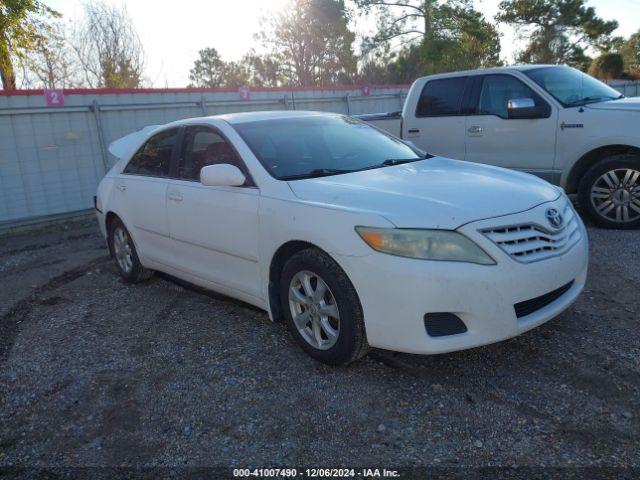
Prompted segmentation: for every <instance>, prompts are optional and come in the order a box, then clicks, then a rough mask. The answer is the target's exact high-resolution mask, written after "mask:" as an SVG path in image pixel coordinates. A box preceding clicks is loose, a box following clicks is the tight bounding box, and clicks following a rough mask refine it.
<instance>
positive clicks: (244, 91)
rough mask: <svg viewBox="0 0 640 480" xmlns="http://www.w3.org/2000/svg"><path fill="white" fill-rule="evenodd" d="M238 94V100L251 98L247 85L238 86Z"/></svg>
mask: <svg viewBox="0 0 640 480" xmlns="http://www.w3.org/2000/svg"><path fill="white" fill-rule="evenodd" d="M238 94H239V95H240V100H250V99H251V90H249V87H240V88H239V89H238Z"/></svg>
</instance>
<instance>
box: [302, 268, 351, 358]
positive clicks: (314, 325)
mask: <svg viewBox="0 0 640 480" xmlns="http://www.w3.org/2000/svg"><path fill="white" fill-rule="evenodd" d="M289 308H290V310H291V318H293V323H294V324H295V326H296V328H297V330H298V332H299V333H300V335H301V336H302V338H304V339H305V341H306V342H307V343H308V344H309V345H311V346H312V347H314V348H317V349H319V350H328V349H329V348H331V347H333V346H334V345H335V343H336V342H337V340H338V336H339V334H340V312H339V311H338V305H337V303H336V299H335V297H334V296H333V293H332V292H331V290H330V289H329V286H328V285H327V284H326V283H325V281H324V280H323V279H322V278H320V277H319V276H318V275H316V274H315V273H313V272H310V271H307V270H303V271H301V272H298V273H296V274H295V275H294V276H293V278H292V279H291V283H290V284H289Z"/></svg>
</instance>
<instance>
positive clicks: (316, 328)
mask: <svg viewBox="0 0 640 480" xmlns="http://www.w3.org/2000/svg"><path fill="white" fill-rule="evenodd" d="M280 299H281V303H282V311H283V312H284V315H285V318H286V320H287V324H288V326H289V329H290V330H291V332H292V334H293V336H294V337H295V338H296V340H297V341H298V343H299V344H300V345H301V346H302V348H303V349H304V350H305V351H306V352H307V353H308V354H309V355H311V356H312V357H313V358H315V359H316V360H318V361H320V362H323V363H326V364H329V365H344V364H348V363H350V362H353V361H354V360H357V359H358V358H361V357H363V356H364V355H366V353H367V351H368V349H369V346H368V344H367V339H366V336H365V330H364V318H363V314H362V308H361V306H360V300H359V299H358V296H357V294H356V291H355V289H354V288H353V285H352V284H351V281H350V280H349V278H348V277H347V275H346V274H345V273H344V271H343V270H342V269H341V268H340V266H339V265H338V264H337V263H336V262H335V261H334V260H333V259H332V258H331V257H329V256H328V255H326V254H325V253H323V252H321V251H320V250H317V249H313V248H312V249H307V250H302V251H300V252H298V253H296V254H295V255H293V256H292V257H291V258H290V259H289V260H288V261H287V262H286V264H285V266H284V268H283V270H282V275H281V278H280Z"/></svg>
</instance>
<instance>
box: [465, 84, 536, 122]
mask: <svg viewBox="0 0 640 480" xmlns="http://www.w3.org/2000/svg"><path fill="white" fill-rule="evenodd" d="M516 98H532V99H533V100H534V101H535V103H536V106H537V107H538V106H542V105H544V104H545V102H544V100H542V98H540V96H539V95H538V94H537V93H535V92H534V91H533V90H531V89H530V88H529V87H528V86H526V85H525V84H524V83H522V82H521V81H520V80H518V79H517V78H515V77H512V76H511V75H486V76H485V77H484V81H483V82H482V90H481V91H480V101H479V104H478V108H477V114H478V115H497V116H498V117H501V118H507V103H509V100H513V99H516Z"/></svg>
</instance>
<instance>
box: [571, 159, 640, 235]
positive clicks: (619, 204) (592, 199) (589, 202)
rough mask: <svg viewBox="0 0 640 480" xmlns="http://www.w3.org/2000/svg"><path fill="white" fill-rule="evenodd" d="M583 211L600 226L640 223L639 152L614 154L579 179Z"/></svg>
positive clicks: (635, 226)
mask: <svg viewBox="0 0 640 480" xmlns="http://www.w3.org/2000/svg"><path fill="white" fill-rule="evenodd" d="M578 202H579V204H580V208H581V210H582V211H583V212H584V213H585V214H586V215H587V216H588V217H589V219H591V221H593V223H595V224H596V225H598V226H599V227H603V228H637V227H639V226H640V155H637V154H622V155H612V156H610V157H607V158H605V159H603V160H601V161H600V162H598V163H596V164H595V165H594V166H593V167H591V168H590V169H589V170H588V171H587V173H586V174H585V175H584V176H583V177H582V179H581V180H580V185H579V186H578Z"/></svg>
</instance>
